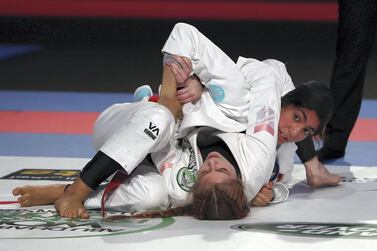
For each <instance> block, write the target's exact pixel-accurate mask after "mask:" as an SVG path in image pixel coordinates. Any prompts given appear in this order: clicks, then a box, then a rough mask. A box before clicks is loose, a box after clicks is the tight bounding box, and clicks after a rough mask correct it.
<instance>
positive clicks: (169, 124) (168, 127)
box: [149, 104, 175, 135]
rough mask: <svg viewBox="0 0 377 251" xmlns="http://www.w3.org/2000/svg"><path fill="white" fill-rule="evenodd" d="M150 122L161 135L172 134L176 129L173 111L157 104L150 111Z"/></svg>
mask: <svg viewBox="0 0 377 251" xmlns="http://www.w3.org/2000/svg"><path fill="white" fill-rule="evenodd" d="M149 114H150V117H149V119H150V121H151V122H152V123H153V125H150V126H152V127H153V126H156V127H157V130H159V134H161V133H166V134H168V135H169V134H170V133H171V132H172V131H173V129H174V124H175V118H174V116H173V114H172V113H171V111H170V110H169V109H168V108H166V107H165V106H162V105H160V104H155V106H154V107H153V108H152V109H151V110H150V111H149Z"/></svg>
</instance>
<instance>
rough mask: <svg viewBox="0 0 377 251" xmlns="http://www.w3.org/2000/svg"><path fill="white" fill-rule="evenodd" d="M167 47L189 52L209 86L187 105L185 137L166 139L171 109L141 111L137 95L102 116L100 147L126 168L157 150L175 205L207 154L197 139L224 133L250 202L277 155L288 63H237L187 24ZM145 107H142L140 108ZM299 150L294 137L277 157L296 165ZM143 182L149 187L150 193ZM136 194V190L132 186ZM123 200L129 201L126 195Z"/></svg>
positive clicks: (179, 27) (288, 82)
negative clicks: (134, 100) (180, 140)
mask: <svg viewBox="0 0 377 251" xmlns="http://www.w3.org/2000/svg"><path fill="white" fill-rule="evenodd" d="M163 51H164V52H168V53H170V54H176V55H180V56H185V57H188V58H190V59H191V61H192V63H193V71H194V73H195V74H196V75H197V76H198V77H199V78H200V80H201V82H202V83H203V84H204V85H205V86H206V89H204V91H203V94H202V97H201V99H200V101H199V102H198V103H196V104H195V105H192V104H186V105H185V106H184V107H183V112H184V118H183V120H182V124H181V126H180V127H179V131H178V132H177V134H178V135H179V137H183V136H186V135H187V137H186V138H185V140H184V142H186V143H185V144H183V145H182V146H180V145H177V141H176V137H174V136H173V138H172V139H170V138H169V137H171V136H172V135H173V132H172V131H173V127H174V120H173V118H172V116H171V115H170V117H169V115H166V114H165V115H164V113H165V112H166V111H167V109H166V108H165V110H164V108H161V107H159V108H158V110H159V111H160V112H157V113H155V112H154V111H153V109H155V108H156V107H154V108H151V109H149V108H148V109H146V110H144V109H145V107H149V106H150V105H149V103H148V102H141V103H144V104H140V102H139V103H137V104H131V105H130V108H127V109H126V105H121V104H119V105H115V106H113V107H110V108H109V109H108V110H106V111H105V112H104V113H103V114H102V115H101V117H100V118H99V119H98V121H97V123H96V127H95V132H94V136H95V145H96V146H97V149H99V150H101V151H102V152H104V153H105V154H107V155H108V156H110V157H111V158H112V159H114V160H115V161H117V162H118V163H119V164H120V165H122V166H123V167H124V169H125V171H126V172H127V173H131V172H132V171H133V170H134V169H135V168H136V167H137V165H138V164H139V163H140V162H141V161H142V160H143V159H144V158H145V156H146V155H147V154H148V153H152V158H153V161H154V163H155V165H156V166H157V168H158V170H159V171H160V173H161V174H162V176H163V177H164V180H165V183H166V186H167V190H168V194H169V198H170V200H171V203H172V206H177V205H182V204H184V203H186V202H187V191H188V189H189V187H191V186H192V184H193V182H194V181H195V178H196V172H197V170H198V165H200V164H201V163H202V161H203V160H202V159H201V156H200V154H199V152H198V145H200V144H208V143H209V141H212V140H213V139H214V138H216V137H217V138H221V139H222V140H223V141H225V143H226V144H227V145H228V147H229V149H230V150H231V151H232V154H233V156H234V158H235V160H236V161H237V164H238V166H239V169H240V172H241V176H242V181H243V183H244V185H245V193H246V196H247V199H248V201H251V200H252V199H253V198H254V197H255V195H256V194H257V193H258V191H259V190H260V189H261V187H262V186H263V184H265V183H267V182H268V180H269V178H270V175H271V172H272V169H273V166H274V163H275V157H276V145H277V133H278V122H279V115H280V100H281V97H282V96H283V95H284V94H286V93H287V92H289V91H290V90H293V89H294V86H293V83H292V81H291V78H290V77H289V75H288V73H287V71H286V68H285V66H284V64H283V63H281V62H279V61H276V60H265V61H258V60H256V59H246V58H243V57H240V58H239V59H238V61H237V64H236V63H234V62H233V61H232V60H231V59H230V58H229V57H228V56H227V55H226V54H225V53H224V52H223V51H222V50H221V49H219V48H218V47H217V46H216V45H214V44H213V43H212V42H211V41H210V40H208V39H207V38H206V37H205V36H204V35H203V34H201V33H200V32H199V31H198V30H197V29H196V28H194V27H193V26H190V25H187V24H177V25H176V26H175V27H174V29H173V31H172V33H171V34H170V36H169V38H168V40H167V42H166V44H165V45H164V48H163ZM129 109H131V112H130V110H129ZM140 110H143V113H138V112H135V111H140ZM161 111H162V112H161ZM129 114H131V115H129ZM152 115H154V116H152ZM149 116H151V117H149ZM159 118H160V119H159ZM130 119H131V120H130ZM164 119H165V121H164ZM140 121H142V122H140ZM197 126H207V127H211V128H215V129H218V130H220V131H222V132H228V133H222V132H219V131H217V132H215V131H214V130H213V129H198V130H196V131H193V129H194V128H195V127H197ZM156 128H157V129H159V130H160V132H161V133H160V134H159V135H154V136H156V140H153V141H151V140H150V139H151V137H153V135H151V134H153V133H154V132H155V131H153V130H155V129H156ZM202 130H203V131H202ZM208 130H209V131H208ZM148 131H149V132H148ZM190 131H191V133H190V134H188V133H189V132H190ZM209 132H211V133H210V134H209ZM198 135H199V137H198ZM198 139H200V140H198ZM206 141H207V142H206ZM130 142H132V143H131V144H132V147H130ZM169 142H170V143H169ZM187 143H190V144H187ZM294 151H295V145H294V144H284V145H283V146H282V147H280V148H279V152H281V153H283V152H284V154H280V155H278V156H283V157H287V158H285V159H283V158H279V163H281V164H280V166H281V167H282V166H286V167H287V166H289V164H288V163H290V166H292V165H293V154H294ZM283 163H284V164H283ZM142 187H143V188H142V190H143V189H144V190H143V191H144V194H148V193H149V192H151V190H148V189H147V190H148V191H149V192H148V191H147V192H146V191H145V188H146V187H145V186H142ZM126 190H127V188H125V189H124V191H126ZM127 191H129V189H128V190H127ZM152 192H153V191H152ZM135 193H138V192H137V191H136V190H135ZM124 201H125V203H129V200H126V199H124ZM141 204H142V203H141ZM138 209H139V208H138Z"/></svg>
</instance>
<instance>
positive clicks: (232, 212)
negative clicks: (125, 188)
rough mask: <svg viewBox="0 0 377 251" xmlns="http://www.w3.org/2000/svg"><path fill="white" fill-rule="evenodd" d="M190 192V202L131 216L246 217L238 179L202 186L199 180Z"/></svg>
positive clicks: (242, 189)
mask: <svg viewBox="0 0 377 251" xmlns="http://www.w3.org/2000/svg"><path fill="white" fill-rule="evenodd" d="M191 192H192V202H191V204H188V205H186V206H181V207H176V208H169V209H167V210H160V211H149V212H143V213H136V214H134V215H132V216H131V217H132V218H155V217H171V216H182V215H190V216H193V217H195V218H197V219H199V220H236V219H241V218H244V217H246V216H247V215H248V213H249V211H250V207H249V205H248V203H247V199H246V195H245V193H244V186H243V184H242V181H241V180H240V179H234V180H231V181H229V182H223V183H215V184H213V185H211V186H203V185H200V182H196V183H195V185H194V186H193V187H192V188H191ZM122 218H123V217H122ZM110 219H111V217H110ZM114 219H115V218H114Z"/></svg>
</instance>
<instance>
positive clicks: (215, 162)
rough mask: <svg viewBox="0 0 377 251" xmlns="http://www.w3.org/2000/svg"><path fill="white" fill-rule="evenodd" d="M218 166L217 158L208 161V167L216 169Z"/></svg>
mask: <svg viewBox="0 0 377 251" xmlns="http://www.w3.org/2000/svg"><path fill="white" fill-rule="evenodd" d="M216 164H217V158H210V159H209V160H208V166H209V167H210V168H215V167H216Z"/></svg>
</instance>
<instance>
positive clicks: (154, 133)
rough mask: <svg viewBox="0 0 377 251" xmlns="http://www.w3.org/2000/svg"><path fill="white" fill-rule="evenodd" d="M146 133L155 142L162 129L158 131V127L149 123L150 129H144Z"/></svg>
mask: <svg viewBox="0 0 377 251" xmlns="http://www.w3.org/2000/svg"><path fill="white" fill-rule="evenodd" d="M144 133H145V134H146V135H148V136H149V137H150V138H151V139H152V140H155V139H156V138H157V137H158V134H159V133H160V129H158V127H157V126H156V125H154V124H153V123H152V122H149V126H148V128H145V129H144Z"/></svg>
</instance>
